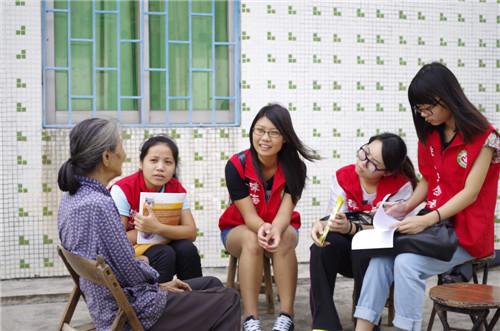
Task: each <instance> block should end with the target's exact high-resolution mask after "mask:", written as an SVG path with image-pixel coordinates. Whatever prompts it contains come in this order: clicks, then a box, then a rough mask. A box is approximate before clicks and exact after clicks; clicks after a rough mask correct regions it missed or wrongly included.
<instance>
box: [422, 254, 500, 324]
mask: <svg viewBox="0 0 500 331" xmlns="http://www.w3.org/2000/svg"><path fill="white" fill-rule="evenodd" d="M494 259H495V252H493V254H491V255H489V256H486V257H483V258H479V259H474V260H470V261H468V262H465V263H471V264H472V280H473V281H474V284H479V280H478V277H477V272H478V271H479V270H480V269H481V268H483V280H482V284H483V285H485V284H487V283H488V270H489V265H488V263H489V262H490V261H492V260H494ZM442 284H443V279H442V275H438V285H442ZM435 318H436V309H435V307H432V312H431V316H430V318H429V324H428V325H427V331H431V330H432V326H433V325H434V319H435Z"/></svg>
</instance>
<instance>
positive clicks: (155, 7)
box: [148, 0, 165, 12]
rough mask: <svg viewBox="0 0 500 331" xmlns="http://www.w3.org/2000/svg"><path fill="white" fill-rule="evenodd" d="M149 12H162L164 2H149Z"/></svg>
mask: <svg viewBox="0 0 500 331" xmlns="http://www.w3.org/2000/svg"><path fill="white" fill-rule="evenodd" d="M148 3H149V11H153V12H164V11H165V0H149V2H148Z"/></svg>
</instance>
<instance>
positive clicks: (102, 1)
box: [95, 0, 116, 10]
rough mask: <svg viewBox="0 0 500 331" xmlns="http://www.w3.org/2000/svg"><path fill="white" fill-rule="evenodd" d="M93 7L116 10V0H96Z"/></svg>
mask: <svg viewBox="0 0 500 331" xmlns="http://www.w3.org/2000/svg"><path fill="white" fill-rule="evenodd" d="M95 8H96V9H97V10H116V1H109V0H96V3H95Z"/></svg>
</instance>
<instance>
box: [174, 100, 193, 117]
mask: <svg viewBox="0 0 500 331" xmlns="http://www.w3.org/2000/svg"><path fill="white" fill-rule="evenodd" d="M188 109H189V102H188V101H187V100H170V110H185V111H186V113H187V110H188ZM185 121H187V118H186V120H185Z"/></svg>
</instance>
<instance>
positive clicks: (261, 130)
mask: <svg viewBox="0 0 500 331" xmlns="http://www.w3.org/2000/svg"><path fill="white" fill-rule="evenodd" d="M253 133H254V134H255V135H257V136H259V137H262V136H263V135H265V134H266V133H267V135H268V136H269V138H271V139H274V138H278V137H281V132H279V131H278V130H266V129H264V128H261V127H258V126H256V127H255V128H253Z"/></svg>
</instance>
